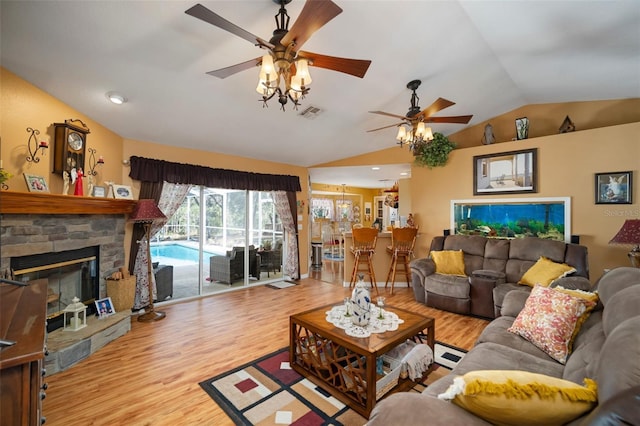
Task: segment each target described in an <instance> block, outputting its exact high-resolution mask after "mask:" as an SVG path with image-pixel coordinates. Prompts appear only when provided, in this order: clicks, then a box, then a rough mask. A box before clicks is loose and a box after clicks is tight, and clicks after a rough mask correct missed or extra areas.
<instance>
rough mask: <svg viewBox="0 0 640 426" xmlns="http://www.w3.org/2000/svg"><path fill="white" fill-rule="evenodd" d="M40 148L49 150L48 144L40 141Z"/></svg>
mask: <svg viewBox="0 0 640 426" xmlns="http://www.w3.org/2000/svg"><path fill="white" fill-rule="evenodd" d="M40 148H49V142H47V141H40Z"/></svg>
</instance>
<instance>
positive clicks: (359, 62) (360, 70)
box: [298, 51, 371, 78]
mask: <svg viewBox="0 0 640 426" xmlns="http://www.w3.org/2000/svg"><path fill="white" fill-rule="evenodd" d="M298 57H299V58H306V59H309V60H311V62H312V63H311V64H309V65H312V66H314V67H318V68H325V69H328V70H332V71H338V72H343V73H345V74H350V75H353V76H356V77H360V78H362V77H364V75H365V74H366V73H367V70H368V69H369V65H371V61H369V60H366V59H350V58H338V57H337V56H327V55H320V54H318V53H312V52H306V51H303V52H298Z"/></svg>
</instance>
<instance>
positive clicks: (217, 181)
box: [129, 156, 302, 192]
mask: <svg viewBox="0 0 640 426" xmlns="http://www.w3.org/2000/svg"><path fill="white" fill-rule="evenodd" d="M130 164H131V171H130V172H129V177H130V178H131V179H135V180H139V181H141V182H170V183H181V184H190V185H203V186H206V187H209V188H224V189H245V190H250V191H293V192H300V191H302V188H301V187H300V178H299V177H298V176H289V175H272V174H267V173H253V172H242V171H239V170H228V169H216V168H212V167H205V166H197V165H194V164H183V163H174V162H171V161H164V160H156V159H153V158H144V157H137V156H132V157H131V158H130Z"/></svg>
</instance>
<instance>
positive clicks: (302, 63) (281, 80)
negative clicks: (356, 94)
mask: <svg viewBox="0 0 640 426" xmlns="http://www.w3.org/2000/svg"><path fill="white" fill-rule="evenodd" d="M273 2H274V3H277V4H279V5H280V9H279V11H278V13H277V14H276V15H275V20H276V29H275V30H274V31H273V37H271V39H270V40H269V41H266V40H264V39H262V38H260V37H257V36H255V35H253V34H251V33H250V32H248V31H246V30H244V29H242V28H240V27H239V26H237V25H235V24H233V23H231V22H229V21H227V20H226V19H224V18H223V17H221V16H220V15H218V14H216V13H214V12H212V11H211V10H209V9H207V8H206V7H204V6H203V5H201V4H196V5H195V6H193V7H191V8H190V9H188V10H186V11H185V13H186V14H188V15H191V16H193V17H195V18H198V19H200V20H202V21H205V22H207V23H209V24H211V25H215V26H216V27H218V28H221V29H223V30H225V31H228V32H230V33H232V34H235V35H236V36H238V37H241V38H243V39H245V40H247V41H249V42H251V43H253V44H254V45H256V46H258V47H260V48H261V49H265V50H268V53H267V54H265V55H263V56H262V57H258V58H255V59H250V60H248V61H245V62H242V63H240V64H236V65H232V66H230V67H226V68H221V69H219V70H215V71H209V72H208V73H207V74H210V75H213V76H215V77H218V78H227V77H229V76H231V75H233V74H235V73H238V72H240V71H244V70H247V69H249V68H252V67H254V66H256V65H259V66H260V74H259V80H258V86H257V87H256V91H257V92H258V93H259V94H260V95H261V96H262V98H261V99H260V101H261V102H262V105H263V107H267V106H268V102H269V100H271V99H272V98H273V97H274V96H276V95H277V99H278V102H279V103H280V106H281V109H282V110H283V111H284V109H285V105H286V104H287V103H288V102H289V101H291V102H292V103H293V107H294V109H296V110H297V109H298V106H299V105H300V102H299V100H300V99H304V97H305V95H306V94H307V93H309V85H310V84H311V82H312V79H311V74H310V73H309V65H312V66H315V67H318V68H325V69H328V70H332V71H339V72H342V73H345V74H350V75H353V76H356V77H360V78H362V77H364V75H365V73H366V72H367V70H368V69H369V65H371V61H369V60H362V59H349V58H338V57H334V56H326V55H320V54H317V53H312V52H306V51H301V50H299V49H300V48H301V47H302V45H303V44H304V43H305V42H306V41H307V40H308V39H309V37H311V35H312V34H313V33H314V32H315V31H317V30H318V29H320V28H321V27H322V26H324V25H325V24H326V23H327V22H329V21H331V20H332V19H333V18H335V17H336V16H338V15H339V14H340V13H342V9H341V8H340V7H338V5H336V4H335V3H333V2H332V1H331V0H307V1H306V2H305V4H304V7H303V8H302V11H301V12H300V15H299V16H298V19H296V21H295V22H294V23H293V25H292V26H291V29H289V20H290V17H289V15H288V14H287V9H286V8H285V5H286V4H288V3H290V2H291V0H273Z"/></svg>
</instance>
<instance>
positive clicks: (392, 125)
mask: <svg viewBox="0 0 640 426" xmlns="http://www.w3.org/2000/svg"><path fill="white" fill-rule="evenodd" d="M401 124H404V122H402V123H396V124H390V125H388V126H384V127H378V128H377V129H371V130H367V132H377V131H378V130H382V129H388V128H389V127H398V126H400V125H401Z"/></svg>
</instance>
